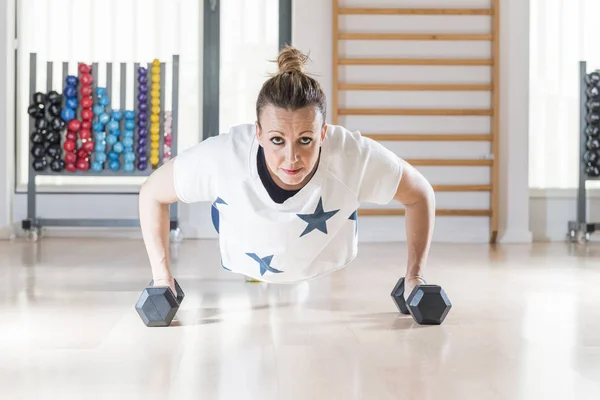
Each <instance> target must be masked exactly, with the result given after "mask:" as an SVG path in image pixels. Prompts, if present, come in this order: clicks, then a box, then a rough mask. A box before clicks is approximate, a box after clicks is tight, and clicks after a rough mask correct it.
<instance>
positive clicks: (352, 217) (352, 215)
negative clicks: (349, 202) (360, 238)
mask: <svg viewBox="0 0 600 400" xmlns="http://www.w3.org/2000/svg"><path fill="white" fill-rule="evenodd" d="M348 219H350V220H352V221H356V222H355V224H356V225H355V226H354V234H356V233H358V213H357V212H356V211H354V212H353V213H352V214H350V216H349V217H348Z"/></svg>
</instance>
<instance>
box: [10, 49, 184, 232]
mask: <svg viewBox="0 0 600 400" xmlns="http://www.w3.org/2000/svg"><path fill="white" fill-rule="evenodd" d="M46 64H47V65H46V70H47V73H46V76H47V79H46V86H47V88H46V89H47V90H46V91H47V92H50V91H51V90H52V88H53V82H52V76H53V68H54V63H53V62H51V61H49V62H47V63H46ZM140 65H141V64H140V63H135V64H134V76H135V73H136V71H137V70H138V68H139V67H140ZM106 66H107V68H106V95H107V96H108V97H109V98H112V96H111V89H112V69H113V68H112V63H106ZM68 67H69V63H67V62H63V63H62V77H63V82H64V80H65V79H66V77H67V75H68ZM151 67H152V63H151V62H149V63H148V70H150V69H151ZM172 68H173V71H172V72H173V73H172V82H171V85H170V86H171V90H172V106H171V111H172V137H173V139H172V142H171V158H173V157H175V156H176V155H177V117H178V106H179V99H178V94H179V91H178V89H179V55H173V59H172ZM126 71H127V64H126V63H120V75H121V76H120V77H121V81H120V82H121V84H120V88H119V89H120V94H119V95H120V103H119V104H120V110H121V112H123V113H124V112H125V104H126V95H127V73H126ZM160 75H161V76H160V87H161V89H160V104H161V106H162V105H164V104H165V90H166V82H165V63H164V62H161V72H160ZM92 77H93V84H92V87H93V88H94V90H93V91H92V93H93V100H94V104H96V102H97V94H96V91H95V88H96V86H97V82H98V63H92ZM36 81H37V54H35V53H31V54H30V56H29V99H30V100H31V99H32V98H33V95H34V94H35V93H36V91H37V88H36ZM133 87H134V107H133V109H134V110H136V119H137V110H138V99H137V96H138V91H139V90H138V85H137V84H135V79H134V82H133ZM59 93H62V91H60V92H59ZM62 107H65V96H64V95H63V100H62ZM78 110H79V111H78V112H77V115H78V116H79V115H80V109H79V108H78ZM164 120H165V117H164V110H162V112H161V113H160V118H159V123H160V132H159V137H160V139H159V140H160V142H159V157H160V162H159V164H158V166H157V168H158V167H160V166H161V165H162V162H163V153H162V149H163V144H164ZM34 121H35V119H34V118H33V117H30V118H29V134H31V132H33V130H34V129H35V125H34V124H35V122H34ZM136 131H137V127H136ZM63 143H64V132H63V136H62V140H61V148H62V144H63ZM28 153H29V174H28V180H27V219H25V220H23V221H22V222H21V227H22V229H23V230H24V231H25V233H26V234H27V235H28V236H29V237H30V238H32V239H33V240H37V238H38V236H39V234H40V232H41V229H42V228H43V227H120V228H128V227H139V226H140V221H139V219H105V218H86V219H82V218H72V219H71V218H40V217H39V216H38V215H37V211H36V204H37V195H38V192H37V185H36V177H37V176H47V175H53V176H112V177H118V176H121V177H126V176H149V175H150V174H151V173H152V172H153V169H152V166H151V165H148V168H147V169H146V170H144V171H141V170H137V169H135V170H134V171H133V172H125V171H123V170H118V171H113V170H111V169H108V168H106V169H104V170H102V171H100V172H95V171H92V170H91V169H90V170H87V171H79V170H78V171H75V172H68V171H66V170H63V171H62V172H54V171H52V170H45V171H40V172H38V171H36V170H35V169H33V165H32V163H33V155H32V154H31V151H29V152H28ZM93 194H98V195H101V194H106V193H103V192H93ZM169 219H170V232H171V238H172V239H173V240H174V241H180V240H181V239H182V237H181V230H180V228H179V221H178V207H177V203H173V204H171V205H170V207H169Z"/></svg>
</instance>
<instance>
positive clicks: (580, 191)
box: [567, 61, 600, 242]
mask: <svg viewBox="0 0 600 400" xmlns="http://www.w3.org/2000/svg"><path fill="white" fill-rule="evenodd" d="M597 86H598V87H599V88H600V83H599V84H598V85H597ZM587 89H588V82H587V63H586V62H585V61H581V62H580V63H579V93H580V94H579V114H580V119H579V124H580V125H579V128H580V129H579V131H580V133H579V138H580V144H579V184H578V187H577V220H575V221H569V223H568V233H567V238H568V239H569V240H570V241H572V242H575V241H576V242H587V241H589V240H590V236H591V234H592V233H594V232H595V231H596V230H597V229H600V223H598V222H588V221H587V210H586V209H587V201H586V199H587V190H586V182H587V181H597V180H600V177H591V176H588V175H587V173H586V164H585V162H584V161H583V160H584V158H583V156H584V154H585V152H586V151H587V150H588V149H587V145H586V142H587V135H586V128H587V127H588V122H587V115H588V113H589V111H588V109H587V102H588V100H589V99H588V95H587ZM598 98H599V99H600V97H598ZM597 112H599V113H600V110H599V111H597ZM599 126H600V125H599ZM599 151H600V150H599Z"/></svg>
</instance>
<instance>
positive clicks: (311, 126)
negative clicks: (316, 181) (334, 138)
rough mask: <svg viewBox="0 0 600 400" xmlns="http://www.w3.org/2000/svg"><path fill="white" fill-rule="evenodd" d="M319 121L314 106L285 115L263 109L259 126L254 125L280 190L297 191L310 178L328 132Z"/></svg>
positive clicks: (288, 112)
mask: <svg viewBox="0 0 600 400" xmlns="http://www.w3.org/2000/svg"><path fill="white" fill-rule="evenodd" d="M322 119H323V117H322V115H321V113H320V112H319V111H318V109H317V108H316V107H313V106H311V107H306V108H302V109H299V110H296V111H288V110H285V109H282V108H277V107H275V106H273V105H271V104H270V105H268V106H266V107H265V108H264V109H263V111H262V114H261V118H260V122H261V126H259V125H258V123H257V124H256V132H257V137H258V142H259V143H260V145H261V146H262V147H263V149H264V152H265V159H266V161H267V167H268V169H269V173H270V174H271V176H272V177H273V180H274V181H275V183H277V185H278V186H279V187H281V188H283V189H286V190H296V189H300V188H301V187H302V186H304V185H305V184H306V182H308V181H309V180H310V178H311V177H312V175H313V172H314V169H315V166H316V164H317V161H318V159H319V149H320V147H321V143H323V140H324V139H325V133H326V132H327V125H324V124H323V120H322Z"/></svg>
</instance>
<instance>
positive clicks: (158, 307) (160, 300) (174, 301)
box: [135, 280, 185, 327]
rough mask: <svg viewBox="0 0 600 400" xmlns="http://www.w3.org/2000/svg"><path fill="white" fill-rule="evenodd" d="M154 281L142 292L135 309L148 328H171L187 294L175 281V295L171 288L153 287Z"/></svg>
mask: <svg viewBox="0 0 600 400" xmlns="http://www.w3.org/2000/svg"><path fill="white" fill-rule="evenodd" d="M153 284H154V281H151V282H150V284H149V285H148V287H147V288H146V289H144V291H143V292H142V294H141V296H140V298H139V299H138V301H137V303H136V305H135V309H136V311H137V313H138V314H139V316H140V318H141V319H142V321H143V322H144V324H145V325H146V326H149V327H155V326H169V325H170V324H171V321H172V320H173V318H174V317H175V314H177V311H178V310H179V306H180V305H181V302H182V301H183V299H184V298H185V293H183V290H181V286H179V283H178V282H177V280H175V290H176V291H177V295H175V294H174V293H173V291H172V290H171V288H170V287H166V286H157V287H154V286H152V285H153Z"/></svg>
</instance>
